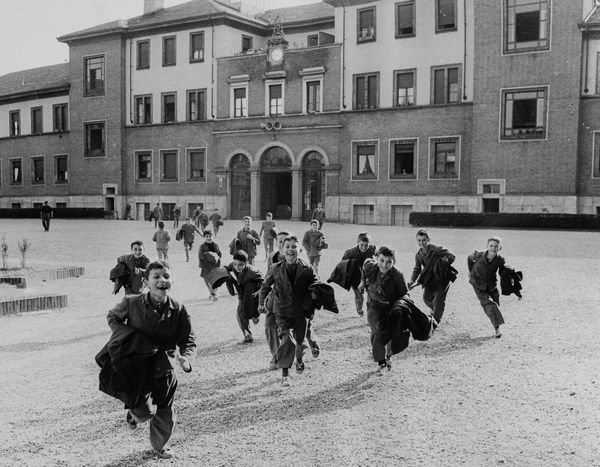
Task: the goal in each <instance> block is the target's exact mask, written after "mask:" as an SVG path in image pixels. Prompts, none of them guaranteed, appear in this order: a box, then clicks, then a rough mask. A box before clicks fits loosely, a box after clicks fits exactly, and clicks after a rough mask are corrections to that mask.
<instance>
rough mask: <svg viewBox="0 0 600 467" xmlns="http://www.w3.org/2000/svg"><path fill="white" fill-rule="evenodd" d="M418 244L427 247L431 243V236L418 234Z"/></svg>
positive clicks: (423, 247) (420, 246)
mask: <svg viewBox="0 0 600 467" xmlns="http://www.w3.org/2000/svg"><path fill="white" fill-rule="evenodd" d="M417 245H419V248H422V249H425V248H427V245H429V237H428V236H427V235H417Z"/></svg>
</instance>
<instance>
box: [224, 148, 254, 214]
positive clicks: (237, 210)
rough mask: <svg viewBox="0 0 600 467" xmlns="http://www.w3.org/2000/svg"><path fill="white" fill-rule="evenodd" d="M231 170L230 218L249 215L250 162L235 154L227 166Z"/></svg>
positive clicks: (241, 155)
mask: <svg viewBox="0 0 600 467" xmlns="http://www.w3.org/2000/svg"><path fill="white" fill-rule="evenodd" d="M229 167H230V170H231V218H232V219H242V218H243V217H244V216H249V215H250V161H249V160H248V158H247V157H246V156H245V155H244V154H236V155H235V156H233V158H232V159H231V163H230V164H229Z"/></svg>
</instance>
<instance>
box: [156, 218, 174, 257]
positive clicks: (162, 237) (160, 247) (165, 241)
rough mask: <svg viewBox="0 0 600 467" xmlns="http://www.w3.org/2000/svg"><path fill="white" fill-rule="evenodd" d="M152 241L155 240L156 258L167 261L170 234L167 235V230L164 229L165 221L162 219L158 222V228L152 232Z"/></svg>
mask: <svg viewBox="0 0 600 467" xmlns="http://www.w3.org/2000/svg"><path fill="white" fill-rule="evenodd" d="M152 241H153V242H156V254H157V255H158V260H159V261H168V260H169V242H170V241H171V236H170V235H169V232H167V231H166V230H165V223H164V222H163V221H160V222H159V223H158V230H157V231H156V232H154V235H153V236H152Z"/></svg>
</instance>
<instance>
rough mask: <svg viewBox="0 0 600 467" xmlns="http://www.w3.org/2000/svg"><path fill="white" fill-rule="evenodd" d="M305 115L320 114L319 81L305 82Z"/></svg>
mask: <svg viewBox="0 0 600 467" xmlns="http://www.w3.org/2000/svg"><path fill="white" fill-rule="evenodd" d="M305 90H306V98H305V103H306V110H305V112H306V113H315V112H321V111H322V107H321V80H311V81H305Z"/></svg>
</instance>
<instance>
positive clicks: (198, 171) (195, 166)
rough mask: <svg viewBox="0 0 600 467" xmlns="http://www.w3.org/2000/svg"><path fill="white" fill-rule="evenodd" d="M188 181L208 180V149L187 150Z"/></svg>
mask: <svg viewBox="0 0 600 467" xmlns="http://www.w3.org/2000/svg"><path fill="white" fill-rule="evenodd" d="M187 156H188V157H187V181H188V182H205V181H206V150H204V149H188V152H187Z"/></svg>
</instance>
